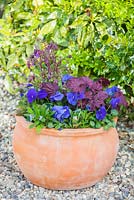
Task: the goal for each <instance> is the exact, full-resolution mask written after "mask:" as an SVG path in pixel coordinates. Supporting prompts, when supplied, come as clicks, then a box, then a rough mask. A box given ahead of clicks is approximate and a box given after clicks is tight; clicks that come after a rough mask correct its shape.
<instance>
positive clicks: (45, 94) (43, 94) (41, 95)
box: [38, 89, 48, 99]
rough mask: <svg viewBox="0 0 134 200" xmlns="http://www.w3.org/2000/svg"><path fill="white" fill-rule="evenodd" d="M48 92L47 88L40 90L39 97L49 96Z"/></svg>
mask: <svg viewBox="0 0 134 200" xmlns="http://www.w3.org/2000/svg"><path fill="white" fill-rule="evenodd" d="M47 95H48V94H47V92H46V91H45V90H43V89H42V90H40V91H38V99H45V98H46V97H47Z"/></svg>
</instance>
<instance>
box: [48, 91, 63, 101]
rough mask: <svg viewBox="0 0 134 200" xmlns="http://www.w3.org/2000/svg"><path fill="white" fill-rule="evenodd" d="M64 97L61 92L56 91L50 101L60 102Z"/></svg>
mask: <svg viewBox="0 0 134 200" xmlns="http://www.w3.org/2000/svg"><path fill="white" fill-rule="evenodd" d="M63 97H64V94H62V93H61V92H59V91H57V92H56V93H55V95H52V96H50V100H51V101H61V100H62V99H63Z"/></svg>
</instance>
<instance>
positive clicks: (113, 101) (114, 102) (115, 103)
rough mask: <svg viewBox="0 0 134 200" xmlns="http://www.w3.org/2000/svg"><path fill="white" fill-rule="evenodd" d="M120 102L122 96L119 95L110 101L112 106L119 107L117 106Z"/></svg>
mask: <svg viewBox="0 0 134 200" xmlns="http://www.w3.org/2000/svg"><path fill="white" fill-rule="evenodd" d="M119 103H120V98H119V97H117V98H112V99H111V101H110V104H111V106H112V108H113V109H114V108H117V106H118V105H119Z"/></svg>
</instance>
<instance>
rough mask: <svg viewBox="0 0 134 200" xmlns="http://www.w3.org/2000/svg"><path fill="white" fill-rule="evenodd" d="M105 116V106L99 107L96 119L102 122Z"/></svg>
mask: <svg viewBox="0 0 134 200" xmlns="http://www.w3.org/2000/svg"><path fill="white" fill-rule="evenodd" d="M106 114H107V111H106V108H105V106H101V107H100V109H99V110H97V112H96V119H98V120H103V119H104V118H105V116H106Z"/></svg>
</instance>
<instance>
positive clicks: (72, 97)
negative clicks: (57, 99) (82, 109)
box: [67, 92, 84, 106]
mask: <svg viewBox="0 0 134 200" xmlns="http://www.w3.org/2000/svg"><path fill="white" fill-rule="evenodd" d="M83 98H84V93H83V92H82V93H76V92H68V93H67V100H68V102H69V103H70V104H71V105H73V106H75V105H76V104H77V102H78V100H81V99H83Z"/></svg>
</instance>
